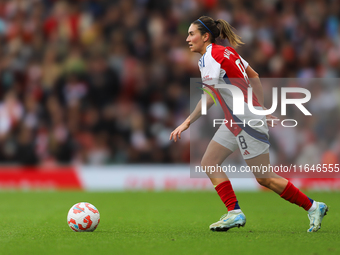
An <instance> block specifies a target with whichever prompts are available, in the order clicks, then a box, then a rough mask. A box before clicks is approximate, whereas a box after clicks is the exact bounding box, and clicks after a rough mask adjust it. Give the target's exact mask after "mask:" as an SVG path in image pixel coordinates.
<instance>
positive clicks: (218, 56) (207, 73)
mask: <svg viewBox="0 0 340 255" xmlns="http://www.w3.org/2000/svg"><path fill="white" fill-rule="evenodd" d="M188 34H189V35H188V37H187V39H186V41H187V42H188V44H189V48H190V50H191V51H192V52H198V53H200V54H201V55H202V57H201V59H200V60H199V68H200V71H201V77H202V82H203V86H204V87H205V90H208V91H209V93H211V94H213V95H214V96H215V97H216V98H217V99H219V101H220V103H221V104H223V102H225V103H224V104H225V107H224V113H225V115H226V117H228V118H231V119H232V120H233V121H234V123H235V122H238V123H240V122H241V123H242V121H245V123H247V122H248V120H250V119H262V123H264V125H262V126H261V127H253V126H256V125H252V126H249V125H239V124H236V125H235V124H234V125H231V124H230V123H231V121H229V122H228V123H226V124H222V125H221V127H220V128H219V129H218V131H217V132H216V133H215V135H214V137H213V138H212V140H211V141H210V143H209V145H208V147H207V149H206V151H205V153H204V156H203V158H202V161H201V166H202V167H203V168H204V169H208V168H207V167H208V166H216V165H217V164H218V165H221V164H222V163H223V161H224V160H225V159H226V158H227V157H228V156H229V155H230V154H231V153H233V152H234V151H235V150H236V149H237V148H239V149H240V151H241V154H242V155H243V158H244V159H245V161H246V163H247V165H248V166H249V167H250V169H252V167H262V166H269V164H270V161H269V141H268V125H267V123H266V121H267V120H268V119H273V118H275V117H273V116H271V115H270V116H268V118H267V119H266V116H259V115H254V114H253V113H252V112H250V111H249V109H248V107H247V106H248V103H247V102H248V100H247V89H248V87H249V86H251V87H252V89H253V92H254V93H253V95H252V100H253V106H254V108H255V109H257V110H262V109H265V108H264V105H263V104H264V99H263V91H262V85H261V82H260V80H259V77H258V74H257V73H256V72H255V71H254V70H253V69H252V68H251V67H250V65H249V64H248V63H247V62H246V61H245V60H244V59H242V57H241V56H240V55H238V54H237V52H236V51H235V50H234V48H236V47H237V46H239V45H240V44H243V42H242V41H241V38H240V37H239V36H238V35H237V34H235V33H234V32H233V30H232V27H231V26H230V24H229V23H228V22H226V21H225V20H222V19H219V20H216V21H215V20H213V19H212V18H210V17H207V16H202V17H200V18H199V19H198V20H196V21H194V22H193V23H192V24H191V25H190V27H189V30H188ZM219 37H220V38H222V39H228V41H229V43H230V45H231V46H233V47H234V48H232V47H223V46H221V45H217V44H215V40H216V39H217V38H219ZM249 78H250V79H249ZM250 83H251V84H250ZM217 84H232V85H233V86H236V87H238V88H239V89H241V90H242V92H243V95H244V101H245V102H244V106H245V107H244V109H245V112H244V114H243V115H236V114H233V104H232V103H233V101H232V94H231V92H230V90H229V89H224V88H219V89H217V88H215V86H216V85H217ZM219 87H220V86H219ZM206 98H207V108H209V107H210V106H212V105H213V103H214V102H213V99H212V98H211V97H209V96H207V97H206ZM221 99H222V100H221ZM247 109H248V111H247ZM200 116H201V101H200V102H198V104H197V106H196V108H195V110H194V111H193V112H192V113H191V114H190V116H189V117H188V118H187V119H186V120H185V121H184V122H183V123H182V124H181V125H180V126H178V127H177V128H176V129H175V130H174V131H173V132H172V133H171V134H170V140H171V139H174V141H175V142H176V141H177V139H180V138H181V133H182V132H183V131H185V130H186V129H188V128H189V126H190V124H192V123H193V122H195V121H196V120H197V119H198V118H199V117H200ZM272 123H273V121H272ZM258 126H260V125H258ZM253 169H254V168H253ZM207 174H208V177H209V178H210V180H211V182H212V184H213V185H214V187H215V189H216V191H217V193H218V195H219V196H220V198H221V200H222V201H223V203H224V204H225V206H226V207H227V209H228V213H227V214H225V215H223V216H222V217H221V218H220V220H219V221H217V222H216V223H213V224H211V225H210V229H211V230H213V231H227V230H229V229H230V228H234V227H240V226H244V225H245V224H246V217H245V215H244V214H243V212H242V211H241V208H240V206H239V204H238V200H237V199H236V196H235V193H234V190H233V188H232V185H231V183H230V181H229V179H228V177H227V175H226V174H225V173H207ZM253 174H254V175H255V177H256V180H257V181H258V183H259V184H260V185H262V186H264V187H267V188H269V189H271V190H273V191H274V192H276V193H277V194H279V195H280V196H281V197H282V198H284V199H285V200H287V201H289V202H291V203H294V204H296V205H298V206H301V207H303V208H304V209H305V210H306V211H307V212H308V217H309V220H310V227H309V229H308V230H307V232H316V231H318V230H319V229H320V227H321V221H322V219H323V217H324V216H325V215H326V212H327V211H328V207H327V205H326V204H325V203H322V202H316V201H314V200H313V199H311V198H309V197H307V196H306V195H305V194H304V193H302V192H301V191H300V190H299V189H298V188H296V187H295V186H294V185H293V184H292V183H291V182H290V181H288V180H286V179H284V178H282V177H280V176H278V175H277V174H276V173H274V172H270V173H267V174H265V175H263V174H262V175H261V174H260V173H258V172H256V173H255V172H253Z"/></svg>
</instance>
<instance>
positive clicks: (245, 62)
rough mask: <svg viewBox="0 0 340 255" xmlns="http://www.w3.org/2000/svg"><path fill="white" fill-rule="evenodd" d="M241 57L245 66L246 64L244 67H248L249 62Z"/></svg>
mask: <svg viewBox="0 0 340 255" xmlns="http://www.w3.org/2000/svg"><path fill="white" fill-rule="evenodd" d="M239 56H240V55H239ZM240 59H241V61H242V64H243V66H244V69H247V67H248V66H249V64H248V62H247V61H245V60H244V59H243V58H242V57H241V56H240Z"/></svg>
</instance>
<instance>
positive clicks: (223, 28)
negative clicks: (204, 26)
mask: <svg viewBox="0 0 340 255" xmlns="http://www.w3.org/2000/svg"><path fill="white" fill-rule="evenodd" d="M215 23H216V24H217V27H218V28H219V30H220V36H219V37H221V38H222V39H226V38H227V39H228V41H229V43H230V44H231V46H233V47H235V48H236V47H238V46H239V45H240V44H244V42H242V40H241V36H239V35H237V34H236V33H235V32H234V31H233V29H234V28H233V27H232V26H231V25H230V24H229V23H228V22H227V21H225V20H223V19H218V20H217V21H215Z"/></svg>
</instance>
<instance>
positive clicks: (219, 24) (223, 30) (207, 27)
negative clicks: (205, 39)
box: [192, 16, 244, 48]
mask: <svg viewBox="0 0 340 255" xmlns="http://www.w3.org/2000/svg"><path fill="white" fill-rule="evenodd" d="M192 24H195V25H197V27H198V30H199V31H200V33H201V35H204V34H205V33H209V34H210V38H211V39H210V41H211V42H212V43H215V39H216V38H219V37H220V38H222V39H228V41H229V43H230V45H231V46H233V47H235V48H236V47H238V46H239V45H240V44H244V43H243V42H242V41H241V37H240V36H239V35H237V34H236V33H234V31H233V29H234V28H233V27H232V26H231V25H230V24H229V23H228V22H227V21H225V20H223V19H219V20H217V21H215V20H213V19H212V18H210V17H208V16H202V17H200V18H199V19H198V20H195V21H194V22H193V23H192Z"/></svg>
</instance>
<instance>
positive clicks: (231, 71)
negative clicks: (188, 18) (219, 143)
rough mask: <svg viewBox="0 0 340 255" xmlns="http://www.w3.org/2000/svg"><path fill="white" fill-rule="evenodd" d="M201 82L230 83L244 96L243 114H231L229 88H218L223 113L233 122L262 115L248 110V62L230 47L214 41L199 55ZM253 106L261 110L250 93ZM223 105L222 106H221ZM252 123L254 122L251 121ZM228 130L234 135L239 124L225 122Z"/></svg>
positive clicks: (238, 129)
mask: <svg viewBox="0 0 340 255" xmlns="http://www.w3.org/2000/svg"><path fill="white" fill-rule="evenodd" d="M198 65H199V68H200V71H201V77H202V82H203V84H207V85H210V86H212V85H216V84H231V85H234V86H237V87H238V88H239V89H240V90H241V91H242V92H243V96H244V104H245V105H244V115H234V114H233V105H232V104H233V98H232V94H231V92H230V91H229V89H218V92H219V94H220V95H221V96H222V98H223V100H224V102H225V103H226V105H227V109H228V110H227V111H229V113H227V112H226V110H225V109H223V110H224V113H225V114H226V117H228V118H232V119H233V120H234V121H233V122H243V121H246V122H248V121H249V120H251V119H262V117H263V116H258V115H255V114H253V113H252V112H250V110H249V108H248V96H247V95H248V88H249V87H250V83H249V79H248V76H247V73H246V71H245V70H246V68H247V67H248V63H247V62H246V61H245V60H244V59H243V58H242V57H241V56H240V55H239V54H238V53H237V52H236V51H235V50H234V49H233V48H231V47H223V46H220V45H216V44H214V43H212V44H210V45H208V46H207V48H206V53H205V54H204V55H203V56H202V57H201V59H200V60H199V62H198ZM252 99H253V106H254V107H255V109H258V110H261V109H262V107H261V105H260V104H259V102H258V100H257V98H256V96H255V94H254V93H253V95H252ZM222 107H223V106H222ZM252 124H254V123H252ZM226 126H227V127H228V128H229V130H230V131H231V132H232V133H233V134H234V135H235V136H236V135H237V134H238V133H239V132H241V130H242V129H244V128H242V127H241V126H240V125H239V126H237V125H233V126H232V127H231V126H230V123H229V124H226Z"/></svg>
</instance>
